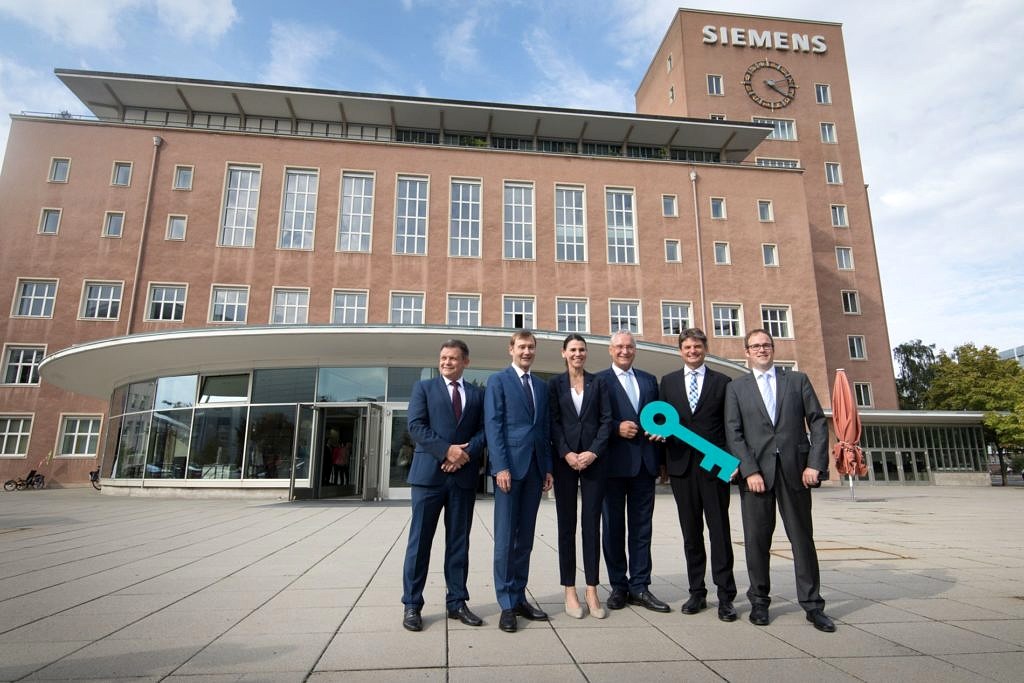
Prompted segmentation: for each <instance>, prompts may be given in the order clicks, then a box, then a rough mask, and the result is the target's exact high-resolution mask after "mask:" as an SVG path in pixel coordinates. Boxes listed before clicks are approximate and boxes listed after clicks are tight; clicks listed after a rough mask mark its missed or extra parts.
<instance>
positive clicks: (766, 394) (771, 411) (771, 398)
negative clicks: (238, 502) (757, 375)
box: [761, 374, 775, 424]
mask: <svg viewBox="0 0 1024 683" xmlns="http://www.w3.org/2000/svg"><path fill="white" fill-rule="evenodd" d="M761 379H762V380H764V381H763V382H762V386H761V397H762V398H763V399H764V407H765V409H766V410H767V411H768V417H769V418H771V421H772V424H775V392H774V391H772V381H771V378H770V377H769V376H768V375H767V374H764V375H761Z"/></svg>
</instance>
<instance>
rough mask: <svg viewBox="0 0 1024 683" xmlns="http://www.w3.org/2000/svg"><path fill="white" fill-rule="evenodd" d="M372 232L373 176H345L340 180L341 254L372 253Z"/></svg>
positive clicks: (361, 174)
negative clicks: (354, 252)
mask: <svg viewBox="0 0 1024 683" xmlns="http://www.w3.org/2000/svg"><path fill="white" fill-rule="evenodd" d="M372 228H373V176H372V175H368V174H365V173H344V174H343V175H342V178H341V219H340V220H339V222H338V251H361V252H365V253H369V251H370V235H371V229H372Z"/></svg>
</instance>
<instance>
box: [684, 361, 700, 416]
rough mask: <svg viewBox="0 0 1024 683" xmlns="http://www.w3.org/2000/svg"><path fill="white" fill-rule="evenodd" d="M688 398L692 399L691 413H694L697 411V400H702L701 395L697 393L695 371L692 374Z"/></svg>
mask: <svg viewBox="0 0 1024 683" xmlns="http://www.w3.org/2000/svg"><path fill="white" fill-rule="evenodd" d="M687 398H689V399H690V412H691V413H692V412H693V411H694V410H696V409H697V399H698V398H700V394H698V393H697V373H696V372H694V371H691V372H690V390H689V392H687Z"/></svg>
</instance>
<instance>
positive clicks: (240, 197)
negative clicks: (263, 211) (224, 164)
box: [218, 166, 260, 247]
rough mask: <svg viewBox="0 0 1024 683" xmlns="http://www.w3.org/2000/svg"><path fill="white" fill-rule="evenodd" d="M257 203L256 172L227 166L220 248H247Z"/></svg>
mask: <svg viewBox="0 0 1024 683" xmlns="http://www.w3.org/2000/svg"><path fill="white" fill-rule="evenodd" d="M259 203H260V169H259V168H256V167H253V166H229V167H228V178H227V192H226V193H225V195H224V217H223V220H222V222H221V228H220V242H218V244H219V245H220V246H222V247H251V246H252V245H253V240H254V238H255V236H256V210H257V209H258V208H259Z"/></svg>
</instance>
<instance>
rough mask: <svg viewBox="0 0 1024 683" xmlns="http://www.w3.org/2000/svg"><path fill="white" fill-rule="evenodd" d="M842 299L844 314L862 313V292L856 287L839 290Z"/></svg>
mask: <svg viewBox="0 0 1024 683" xmlns="http://www.w3.org/2000/svg"><path fill="white" fill-rule="evenodd" d="M839 297H840V300H841V301H842V302H843V314H844V315H861V307H860V292H859V291H857V290H856V289H841V290H839Z"/></svg>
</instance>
